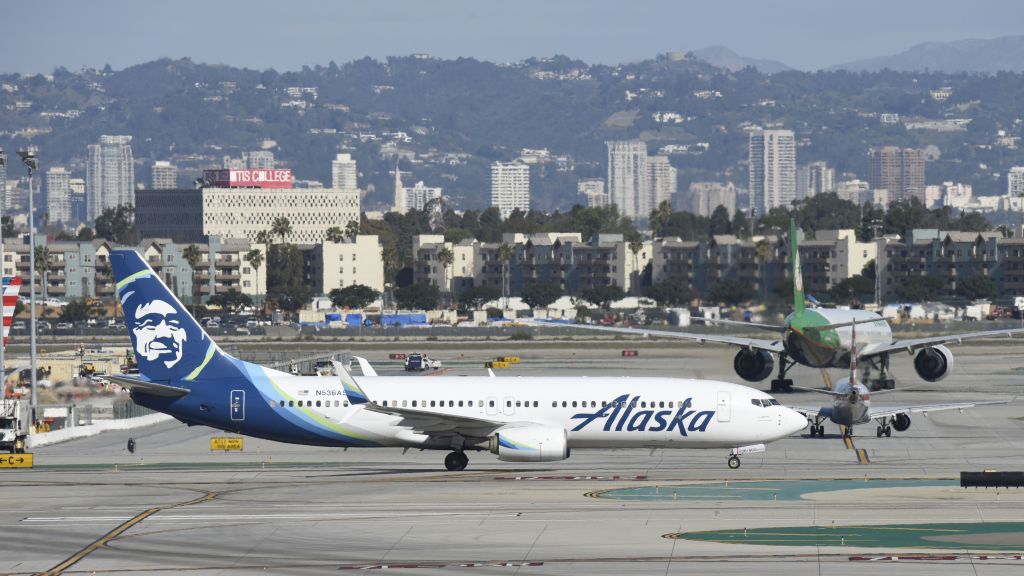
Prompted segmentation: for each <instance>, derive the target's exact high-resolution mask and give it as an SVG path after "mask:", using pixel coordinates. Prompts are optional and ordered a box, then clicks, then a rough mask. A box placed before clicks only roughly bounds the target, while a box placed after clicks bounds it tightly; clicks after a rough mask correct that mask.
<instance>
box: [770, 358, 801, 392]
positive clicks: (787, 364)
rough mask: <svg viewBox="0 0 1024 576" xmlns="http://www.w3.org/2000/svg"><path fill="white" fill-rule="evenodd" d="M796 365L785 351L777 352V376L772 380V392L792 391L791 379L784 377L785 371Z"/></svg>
mask: <svg viewBox="0 0 1024 576" xmlns="http://www.w3.org/2000/svg"><path fill="white" fill-rule="evenodd" d="M795 365H796V362H795V361H793V360H790V359H789V355H787V354H786V353H785V352H782V353H780V354H779V377H778V378H775V379H774V380H772V392H792V391H793V380H792V379H791V378H786V372H789V369H790V368H792V367H793V366H795Z"/></svg>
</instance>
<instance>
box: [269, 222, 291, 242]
mask: <svg viewBox="0 0 1024 576" xmlns="http://www.w3.org/2000/svg"><path fill="white" fill-rule="evenodd" d="M270 232H271V234H273V235H275V236H280V237H281V242H284V237H285V236H287V235H289V234H291V233H292V223H291V222H289V221H288V219H287V218H285V217H284V216H278V217H277V218H274V223H273V224H271V225H270Z"/></svg>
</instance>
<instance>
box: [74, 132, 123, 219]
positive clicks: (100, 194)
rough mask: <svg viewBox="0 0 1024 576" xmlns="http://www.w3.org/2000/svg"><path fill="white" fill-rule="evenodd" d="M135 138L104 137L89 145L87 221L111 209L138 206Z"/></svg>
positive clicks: (86, 176) (86, 177) (86, 178)
mask: <svg viewBox="0 0 1024 576" xmlns="http://www.w3.org/2000/svg"><path fill="white" fill-rule="evenodd" d="M131 141H132V137H131V136H106V135H104V136H100V143H99V144H90V145H89V159H88V162H87V163H86V172H85V180H86V196H87V210H86V219H87V220H89V221H90V222H91V221H94V220H96V217H97V216H99V215H100V214H102V213H103V211H104V210H106V209H107V208H114V207H116V206H119V205H122V204H132V205H134V204H135V163H134V160H135V159H134V157H133V156H132V147H131Z"/></svg>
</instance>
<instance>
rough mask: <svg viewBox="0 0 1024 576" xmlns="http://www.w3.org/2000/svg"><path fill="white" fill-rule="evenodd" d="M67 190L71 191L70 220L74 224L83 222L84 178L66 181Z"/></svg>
mask: <svg viewBox="0 0 1024 576" xmlns="http://www.w3.org/2000/svg"><path fill="white" fill-rule="evenodd" d="M68 190H70V191H71V193H70V194H69V197H70V198H71V219H72V220H74V221H75V222H85V214H86V210H85V178H72V179H70V180H68Z"/></svg>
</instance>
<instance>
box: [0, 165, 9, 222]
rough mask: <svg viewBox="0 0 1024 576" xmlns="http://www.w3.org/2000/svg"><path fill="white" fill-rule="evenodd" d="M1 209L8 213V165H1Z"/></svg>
mask: <svg viewBox="0 0 1024 576" xmlns="http://www.w3.org/2000/svg"><path fill="white" fill-rule="evenodd" d="M0 207H3V209H4V210H5V211H6V210H7V209H8V208H9V206H8V204H7V164H6V163H4V164H0Z"/></svg>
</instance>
